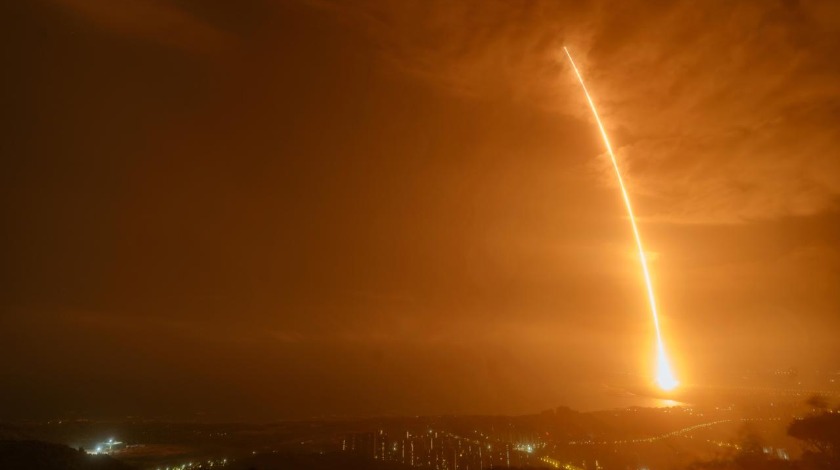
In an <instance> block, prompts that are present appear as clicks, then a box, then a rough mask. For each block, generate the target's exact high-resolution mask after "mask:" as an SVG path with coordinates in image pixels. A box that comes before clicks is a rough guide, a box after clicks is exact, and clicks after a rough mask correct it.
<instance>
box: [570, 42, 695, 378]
mask: <svg viewBox="0 0 840 470" xmlns="http://www.w3.org/2000/svg"><path fill="white" fill-rule="evenodd" d="M563 51H564V52H565V53H566V57H568V58H569V63H570V64H572V69H574V71H575V75H576V76H577V79H578V81H579V82H580V86H581V88H582V89H583V94H584V95H586V101H588V102H589V108H590V109H591V110H592V115H593V116H594V117H595V122H596V123H597V124H598V130H599V131H600V132H601V137H602V138H603V140H604V146H605V147H606V148H607V153H608V154H609V156H610V160H611V161H612V166H613V169H614V170H615V176H616V179H617V180H618V186H619V188H621V196H622V197H623V198H624V206H625V207H626V209H627V215H628V216H629V218H630V226H631V227H632V228H633V236H634V238H635V239H636V248H637V250H638V252H639V262H640V263H641V265H642V274H643V275H644V278H645V287H646V288H647V296H648V303H649V304H650V312H651V316H652V318H653V326H654V329H655V330H656V373H655V379H656V384H657V385H658V386H659V388H661V389H662V390H665V391H668V390H673V389H674V388H676V387H677V385H679V381H677V379H676V377H675V376H674V373H673V371H672V370H671V365H670V363H669V361H668V355H667V354H666V352H665V344H664V342H663V341H662V331H661V329H660V328H659V313H658V311H657V309H656V298H655V297H654V295H653V283H652V282H651V280H650V270H649V269H648V263H647V257H646V256H645V250H644V249H643V248H642V237H641V235H639V228H638V227H637V225H636V218H635V216H634V215H633V206H632V204H630V196H629V195H628V193H627V188H626V187H625V185H624V179H623V178H622V177H621V171H620V170H619V168H618V161H617V160H616V158H615V154H614V153H613V149H612V145H611V144H610V139H609V137H607V131H606V130H605V129H604V124H603V123H602V122H601V117H600V116H599V115H598V110H597V109H596V108H595V102H594V101H592V97H591V96H590V95H589V91H588V90H587V89H586V84H584V82H583V76H582V75H581V74H580V71H579V70H578V68H577V65H575V61H574V59H572V55H571V54H570V53H569V49H568V48H566V47H564V48H563Z"/></svg>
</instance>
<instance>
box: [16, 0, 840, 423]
mask: <svg viewBox="0 0 840 470" xmlns="http://www.w3.org/2000/svg"><path fill="white" fill-rule="evenodd" d="M3 8H4V10H9V11H8V12H5V13H4V14H3V15H2V17H3V18H4V23H6V24H5V25H4V28H3V29H4V33H3V34H4V35H5V38H4V39H5V41H4V44H6V46H5V49H4V57H6V60H5V62H6V66H5V67H4V68H5V69H6V70H7V72H6V75H5V77H4V78H5V81H6V83H7V85H6V86H5V87H4V91H3V94H4V103H7V105H6V106H5V109H6V118H5V119H4V130H5V132H4V139H3V140H4V142H3V148H4V151H3V155H4V158H3V167H2V170H0V175H1V176H0V178H2V187H3V188H4V191H3V193H4V197H3V199H2V202H3V204H2V211H3V219H4V224H3V239H4V243H3V244H2V246H3V258H4V263H3V268H2V271H0V273H2V281H3V282H2V283H1V284H2V287H0V289H2V294H3V295H2V304H0V305H2V310H0V377H2V378H3V383H4V384H8V386H6V385H4V387H0V403H3V405H0V418H3V417H25V416H36V415H38V416H41V415H46V416H54V415H57V414H62V413H64V414H72V413H77V414H80V415H95V414H99V415H108V414H110V415H120V416H121V415H125V414H140V415H146V416H150V415H154V416H180V417H194V416H210V417H213V418H218V419H234V418H236V419H240V418H241V419H254V418H259V419H277V418H283V417H298V416H309V415H316V414H381V413H410V414H417V413H440V412H491V413H514V412H515V413H519V412H530V411H537V410H540V409H544V408H547V407H552V406H557V405H561V404H570V405H572V406H593V407H597V406H599V405H598V403H586V404H581V403H582V402H580V401H579V400H580V398H579V397H580V396H581V395H586V393H587V392H581V390H582V389H585V388H586V387H587V386H591V384H602V383H609V384H613V383H618V382H622V381H627V380H631V381H632V380H639V381H644V380H647V378H646V375H647V374H649V373H650V369H651V368H652V360H653V349H652V348H653V342H652V328H651V325H650V320H649V314H648V310H647V304H646V299H645V292H644V286H643V284H642V278H641V274H640V272H639V268H638V262H637V259H636V258H635V256H634V245H633V239H632V233H631V231H630V228H629V225H628V224H627V220H626V218H625V217H626V216H625V213H624V208H623V205H622V202H621V196H620V193H619V192H618V188H617V187H616V183H615V180H614V176H613V175H612V173H611V171H612V169H611V167H610V164H609V160H608V157H607V156H606V154H605V153H604V148H603V144H602V142H601V141H600V137H599V135H598V130H597V127H596V126H595V124H594V122H593V121H592V119H591V117H590V114H589V113H590V111H589V109H588V108H587V107H586V103H585V101H584V98H583V96H582V94H581V92H580V88H579V85H578V84H577V83H576V82H575V78H574V75H573V73H572V72H571V70H570V69H569V68H568V65H567V63H566V62H564V58H563V55H562V46H564V45H566V46H568V47H569V48H570V49H571V50H572V51H573V53H574V54H575V60H576V61H577V62H578V63H579V65H580V67H581V69H582V72H583V73H584V75H585V77H586V79H587V85H588V87H589V88H590V91H591V92H592V93H593V95H594V98H595V100H596V102H597V104H598V106H599V110H600V112H601V113H602V117H603V119H604V123H605V125H606V127H607V130H608V132H610V135H611V139H612V143H613V145H614V147H615V150H616V154H617V157H618V160H619V164H620V165H621V166H622V169H623V171H624V172H625V178H626V180H627V185H628V189H629V191H630V193H631V197H632V198H633V202H634V205H635V210H636V212H637V216H638V218H639V223H640V230H641V232H642V236H643V238H644V240H645V245H646V248H647V250H648V251H649V254H650V259H651V261H652V264H651V269H652V272H653V277H654V286H655V288H656V291H657V294H658V300H659V304H660V305H659V306H660V310H661V314H662V322H663V328H664V332H665V335H666V342H667V344H668V347H669V350H670V352H671V354H672V355H673V356H674V360H675V368H676V370H677V374H678V375H679V376H680V378H681V379H682V380H683V381H684V382H690V383H708V382H714V381H722V380H728V378H730V377H732V376H740V375H742V374H743V373H744V371H749V370H772V369H775V368H780V367H796V368H799V369H800V370H802V371H810V370H812V369H814V368H821V369H825V368H832V367H833V368H840V348H838V346H837V342H836V339H835V338H836V337H837V336H838V334H840V315H838V312H840V290H838V289H837V287H836V286H838V285H840V252H838V247H839V246H840V243H838V242H840V211H838V195H840V160H838V158H837V154H838V153H837V150H836V149H837V148H838V144H840V131H838V126H837V122H838V118H840V62H838V61H837V60H836V57H837V55H838V51H840V5H838V4H836V2H831V1H799V2H797V1H784V2H769V1H764V0H761V1H759V0H755V1H746V2H737V3H734V2H728V1H711V2H689V1H679V2H641V1H639V2H635V1H629V2H620V4H618V5H616V4H615V2H610V3H607V2H588V3H583V2H555V1H546V2H529V3H515V2H502V1H475V2H472V1H469V2H449V1H401V2H387V1H381V2H379V1H361V2H337V1H331V0H309V1H269V0H262V1H257V0H253V1H241V2H235V3H231V2H208V1H178V2H175V1H168V0H131V1H129V0H125V1H120V2H116V1H112V0H39V1H34V2H22V3H21V4H18V5H9V6H4V7H3ZM6 13H8V14H6ZM803 374H804V372H803ZM627 377H631V379H628V378H627ZM622 383H623V382H622ZM582 384H584V385H582ZM585 384H589V385H585ZM576 400H577V401H576ZM590 401H591V400H590Z"/></svg>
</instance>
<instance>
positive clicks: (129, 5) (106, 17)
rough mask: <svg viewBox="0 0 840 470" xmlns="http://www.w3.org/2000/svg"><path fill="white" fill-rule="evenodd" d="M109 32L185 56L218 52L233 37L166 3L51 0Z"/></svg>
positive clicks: (156, 0)
mask: <svg viewBox="0 0 840 470" xmlns="http://www.w3.org/2000/svg"><path fill="white" fill-rule="evenodd" d="M54 1H55V2H56V3H58V4H61V5H62V6H65V7H67V8H68V9H71V10H73V11H75V12H76V13H78V14H79V15H82V16H84V17H85V18H87V19H88V20H90V21H92V22H94V23H95V24H97V25H99V26H100V27H103V28H107V29H108V30H111V31H114V32H117V33H120V34H127V35H132V36H137V37H140V38H143V39H147V40H150V41H154V42H157V43H160V44H163V45H166V46H171V47H176V48H179V49H183V50H186V51H188V52H197V53H210V52H219V51H221V50H224V49H227V48H229V47H231V46H232V43H233V42H234V38H233V36H231V35H230V34H228V33H226V32H224V31H221V30H219V29H218V28H216V27H214V26H213V25H211V24H210V23H208V22H207V21H205V20H202V19H201V18H199V17H198V16H196V15H194V14H192V13H190V12H189V11H188V10H185V9H183V8H179V7H178V6H177V4H176V3H175V2H171V1H168V0H124V1H108V0H54Z"/></svg>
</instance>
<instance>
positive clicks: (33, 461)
mask: <svg viewBox="0 0 840 470" xmlns="http://www.w3.org/2000/svg"><path fill="white" fill-rule="evenodd" d="M0 468H2V469H27V470H135V468H134V467H132V466H129V465H126V464H124V463H122V462H120V461H118V460H116V459H113V458H111V457H109V456H107V455H88V454H87V453H85V452H82V451H79V450H76V449H71V448H70V447H67V446H65V445H61V444H50V443H48V442H41V441H13V440H0Z"/></svg>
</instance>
